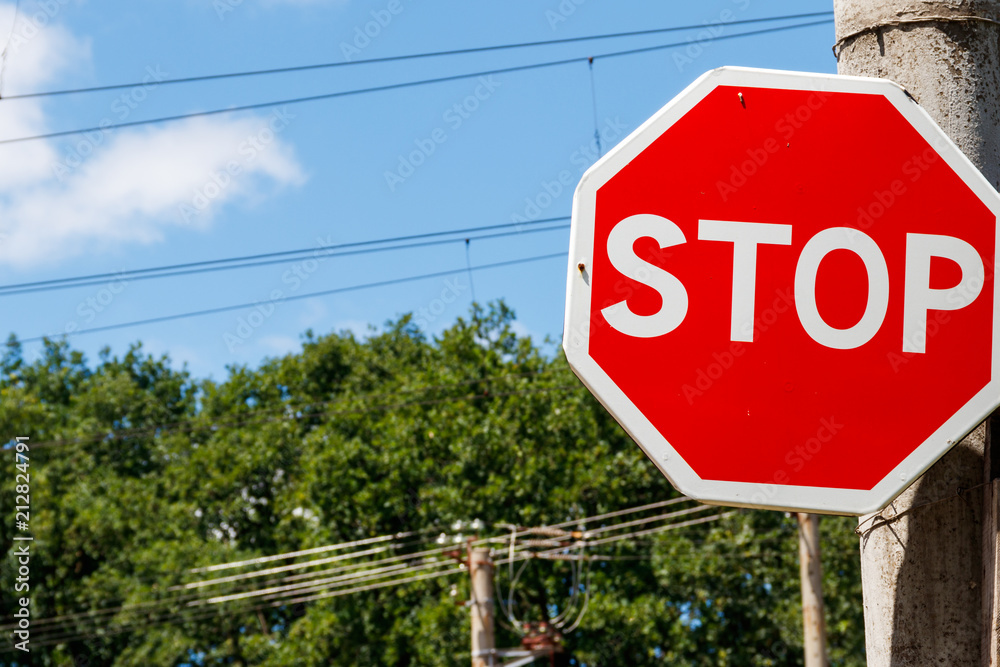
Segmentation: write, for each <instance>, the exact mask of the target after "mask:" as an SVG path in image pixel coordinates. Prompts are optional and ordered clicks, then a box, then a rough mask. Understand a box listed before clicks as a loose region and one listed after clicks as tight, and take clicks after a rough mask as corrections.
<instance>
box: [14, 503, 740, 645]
mask: <svg viewBox="0 0 1000 667" xmlns="http://www.w3.org/2000/svg"><path fill="white" fill-rule="evenodd" d="M690 500H691V499H690V498H677V499H672V500H671V501H666V502H667V503H669V504H675V503H677V502H685V501H690ZM663 505H664V503H654V504H652V505H646V506H641V507H633V508H627V509H624V510H619V511H617V512H613V513H609V514H611V515H615V516H620V515H622V514H629V513H635V512H640V511H644V510H648V509H650V508H654V507H657V506H663ZM694 509H696V510H701V509H709V507H708V506H698V507H696V508H694ZM684 513H690V510H685V511H682V512H674V513H670V514H668V515H663V516H658V517H648V518H647V519H646V520H643V521H644V522H649V521H654V520H663V519H665V518H671V517H675V516H681V515H682V514H684ZM732 513H733V512H728V513H725V514H720V515H716V516H712V517H706V518H705V519H699V520H696V521H693V522H692V521H686V522H677V523H668V524H665V525H662V526H657V527H656V528H654V529H651V530H646V531H641V532H640V533H628V534H625V535H620V536H612V537H611V538H608V539H604V540H600V541H599V542H601V543H610V542H614V541H618V540H620V539H628V538H630V537H632V536H634V535H637V534H643V535H644V534H651V533H653V532H663V531H665V530H670V529H676V528H681V527H685V526H689V525H694V524H696V523H707V522H709V521H714V520H717V519H719V518H723V517H724V516H729V515H730V514H732ZM601 516H608V515H598V516H596V517H582V518H580V519H577V520H576V521H579V522H585V523H586V522H592V521H595V520H598V519H599V517H601ZM634 525H636V524H635V522H633V521H627V522H621V523H619V524H614V525H611V526H606V527H604V528H603V529H602V531H605V532H606V531H612V530H621V529H623V528H628V527H632V526H634ZM548 528H551V526H550V527H548ZM417 532H420V531H417ZM386 537H391V536H386ZM596 543H597V541H590V542H587V543H575V544H572V545H567V546H566V547H561V548H560V549H565V548H568V547H573V548H586V547H588V546H591V545H594V544H596ZM331 546H332V545H331ZM452 548H453V547H449V546H446V547H442V548H439V549H433V550H430V551H424V552H418V553H412V554H403V555H397V556H393V557H389V558H383V559H379V560H376V561H363V562H359V563H357V564H356V565H354V566H350V567H348V568H344V567H341V568H336V569H335V570H324V571H319V572H314V573H311V575H312V580H310V581H301V579H302V578H303V577H305V576H307V575H295V576H291V577H286V578H284V579H279V580H272V581H267V582H260V583H261V586H262V587H260V588H254V589H250V590H247V591H237V592H234V593H221V594H220V593H213V594H210V596H209V597H206V598H200V599H191V597H190V596H188V595H182V596H178V597H174V598H167V599H162V600H158V601H153V602H151V603H140V604H137V605H130V606H126V607H114V608H108V609H104V610H99V611H97V612H81V613H78V614H67V615H63V616H59V617H53V618H42V619H38V620H37V621H36V625H38V626H40V627H41V628H43V629H42V632H43V633H49V634H48V635H43V636H42V637H40V639H41V640H60V639H61V640H66V639H67V638H68V637H69V636H74V633H79V630H78V629H74V630H71V629H70V628H71V627H73V626H72V625H71V621H74V620H78V621H89V622H93V623H103V622H106V621H107V620H109V619H107V618H103V617H106V616H107V614H109V613H117V612H119V611H124V610H135V609H139V608H142V609H146V610H147V611H144V612H143V613H144V614H145V615H146V617H145V618H144V620H143V622H140V623H132V622H125V623H122V624H121V625H122V626H124V627H130V628H133V629H135V628H136V627H139V626H145V625H149V624H158V623H163V622H170V621H171V620H193V619H195V618H198V617H193V616H190V614H186V613H185V612H179V611H166V610H165V611H164V612H163V613H162V614H161V615H160V616H159V617H155V614H156V613H158V612H156V610H155V609H150V608H149V605H154V606H158V607H163V606H167V605H170V604H176V603H183V604H184V605H185V606H187V607H201V606H205V605H217V604H221V603H225V602H233V601H237V600H245V599H250V598H260V599H261V600H265V601H267V600H276V599H278V600H283V601H284V603H285V604H294V603H296V602H304V601H308V600H306V599H303V598H298V599H296V600H287V598H288V597H291V596H301V595H304V594H308V593H317V592H318V593H321V595H320V596H319V597H337V596H340V595H346V594H350V593H354V592H360V591H365V590H373V589H376V588H382V587H385V586H389V585H396V584H402V583H407V582H411V581H417V580H421V579H423V578H424V577H423V576H420V577H412V576H408V575H411V574H413V573H414V572H420V571H425V570H429V569H430V570H433V569H438V568H441V567H442V566H446V565H449V564H450V563H451V561H448V560H444V561H442V560H436V561H431V562H424V563H423V564H408V563H406V562H405V561H407V560H416V559H417V558H422V559H424V560H425V561H426V558H427V557H428V555H431V556H435V557H440V556H441V555H442V554H443V553H444V552H446V551H448V550H449V549H452ZM560 549H553V550H550V551H549V552H542V553H536V552H531V551H528V550H527V549H526V548H525V547H524V546H522V547H520V548H519V549H518V550H517V552H516V557H515V560H526V559H530V558H532V557H545V556H550V557H551V556H552V555H553V554H552V553H551V552H556V551H559V550H560ZM354 555H356V556H361V555H367V550H362V551H358V552H355V554H354ZM598 558H599V557H598ZM322 561H325V559H317V560H315V561H307V562H306V563H302V564H300V565H309V564H311V563H315V564H320V563H321V562H322ZM391 562H395V563H397V564H396V565H389V566H385V564H386V563H391ZM353 568H367V569H363V570H360V571H359V572H357V573H356V574H353V575H351V574H348V575H342V576H337V577H327V578H319V577H320V576H321V575H325V574H326V573H327V572H332V571H337V570H339V571H343V570H344V569H353ZM458 571H461V570H450V572H452V573H454V572H458ZM247 574H248V575H250V576H253V575H254V574H255V573H247ZM401 576H402V578H401ZM442 576H443V573H442ZM428 578H430V577H428ZM293 580H300V583H296V584H290V585H283V586H282V585H278V586H276V585H274V584H280V583H282V581H293ZM372 580H376V583H374V584H369V583H366V582H371V581H372ZM378 580H384V581H378ZM198 583H205V582H198ZM361 583H365V584H366V585H364V586H358V584H361ZM314 599H319V598H318V597H317V598H314ZM268 606H280V605H268ZM255 608H256V607H255ZM252 610H253V609H250V611H252ZM246 611H248V609H246V608H230V609H228V610H227V613H243V612H246ZM151 615H153V616H151ZM53 622H58V623H59V624H60V625H59V626H56V627H52V624H53ZM4 627H6V626H4ZM77 627H78V626H77ZM107 629H108V628H106V627H103V626H102V627H101V628H100V630H101V631H102V632H103V631H105V630H107ZM67 631H68V633H67ZM62 633H67V634H62Z"/></svg>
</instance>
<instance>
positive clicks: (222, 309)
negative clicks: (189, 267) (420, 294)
mask: <svg viewBox="0 0 1000 667" xmlns="http://www.w3.org/2000/svg"><path fill="white" fill-rule="evenodd" d="M566 254H567V253H566V252H556V253H550V254H548V255H536V256H534V257H523V258H521V259H512V260H507V261H503V262H492V263H490V264H480V265H479V266H473V267H471V268H468V269H467V268H465V267H462V268H457V269H451V270H448V271H434V272H432V273H424V274H420V275H415V276H406V277H402V278H392V279H389V280H380V281H378V282H373V283H364V284H361V285H350V286H348V287H335V288H333V289H328V290H321V291H318V292H307V293H304V294H290V295H283V296H282V297H281V298H280V299H278V300H276V301H274V302H270V303H274V304H280V303H287V302H289V301H299V300H301V299H311V298H314V297H319V296H331V295H333V294H344V293H347V292H354V291H357V290H364V289H373V288H376V287H388V286H390V285H400V284H403V283H409V282H415V281H418V280H429V279H431V278H444V277H446V276H452V275H455V274H456V273H464V272H465V271H486V270H489V269H498V268H502V267H507V266H516V265H518V264H528V263H531V262H540V261H544V260H549V259H556V258H564V257H566ZM260 304H261V302H260V301H251V302H246V303H239V304H233V305H230V306H219V307H217V308H206V309H204V310H195V311H191V312H187V313H174V314H172V315H161V316H159V317H150V318H147V319H143V320H133V321H131V322H119V323H117V324H107V325H104V326H100V327H91V328H89V329H80V330H79V331H73V332H67V333H62V334H54V335H52V336H47V335H41V336H32V337H30V338H23V339H21V340H20V341H18V342H20V343H22V344H24V343H39V342H43V341H45V340H50V339H52V338H63V337H69V336H74V337H75V336H82V335H85V334H93V333H98V332H101V331H113V330H116V329H126V328H131V327H137V326H143V325H146V324H160V323H163V322H172V321H174V320H182V319H188V318H191V317H202V316H204V315H216V314H218V313H226V312H231V311H234V310H242V309H244V308H255V307H257V306H259V305H260Z"/></svg>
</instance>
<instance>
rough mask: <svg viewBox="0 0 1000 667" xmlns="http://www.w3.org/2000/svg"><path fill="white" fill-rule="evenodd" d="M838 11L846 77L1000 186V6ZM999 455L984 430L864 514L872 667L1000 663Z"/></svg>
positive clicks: (859, 152)
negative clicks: (888, 93)
mask: <svg viewBox="0 0 1000 667" xmlns="http://www.w3.org/2000/svg"><path fill="white" fill-rule="evenodd" d="M833 7H834V12H835V14H836V30H837V46H836V50H837V52H838V71H839V72H840V73H841V74H853V75H859V76H872V77H881V78H887V79H892V80H893V81H895V82H896V83H898V84H900V85H902V86H903V87H904V88H906V90H907V91H908V92H909V93H910V94H911V95H912V96H913V97H914V98H915V99H916V101H917V102H918V103H920V105H921V106H922V107H923V108H924V109H925V110H926V111H927V112H928V113H929V114H930V115H931V117H933V118H934V120H936V121H937V123H938V124H939V125H940V126H941V127H942V128H943V129H944V131H945V132H946V133H947V134H948V135H949V136H950V137H951V139H952V140H953V141H954V142H955V143H956V144H957V145H958V147H959V148H960V149H962V151H964V152H965V154H966V155H968V156H969V158H970V159H971V160H972V162H973V163H974V164H975V165H976V166H977V167H979V169H980V170H981V171H982V172H983V174H984V175H985V176H986V178H987V179H988V180H989V181H990V182H991V183H992V184H993V185H994V187H996V186H997V185H998V184H1000V80H998V79H1000V49H998V46H997V45H998V44H1000V0H961V1H960V0H951V1H949V2H943V1H941V0H834V3H833ZM851 148H852V150H853V153H852V154H846V153H845V155H844V156H843V158H842V159H843V167H844V173H845V175H846V176H845V177H849V174H850V169H851V161H852V160H869V159H873V156H875V155H876V154H877V153H878V150H879V147H878V146H877V145H875V146H854V147H851ZM887 179H888V180H891V177H889V176H887ZM887 182H888V181H887ZM942 205H943V206H944V208H947V204H946V202H943V203H942ZM988 270H989V271H990V272H991V273H992V271H993V267H989V269H988ZM873 444H874V445H875V446H878V443H873ZM991 448H992V446H991V443H990V440H989V437H988V435H987V431H986V428H985V427H983V426H981V427H980V428H979V429H977V430H976V431H974V432H973V433H972V434H971V435H970V436H969V437H967V438H966V439H965V440H963V441H962V442H961V443H959V444H958V445H956V446H955V447H954V448H953V449H952V450H951V451H950V452H949V453H948V454H947V455H945V456H944V457H943V458H942V459H941V460H940V461H938V462H937V463H936V464H935V465H934V466H933V467H932V468H931V469H930V470H928V471H927V472H926V473H925V474H924V475H923V476H922V477H921V478H920V479H919V480H918V481H917V482H916V483H915V484H914V485H913V486H912V487H910V488H909V489H908V490H907V491H906V492H904V493H903V494H902V495H901V496H899V498H897V499H896V501H895V502H894V503H892V504H891V505H890V506H889V507H888V508H887V509H885V510H883V512H881V513H880V515H875V516H868V517H862V519H861V523H860V527H859V531H860V532H861V576H862V582H863V586H864V603H865V638H866V645H867V658H868V664H869V665H870V666H871V667H883V666H884V667H889V666H890V665H891V666H892V667H902V666H906V665H963V666H965V665H970V666H974V665H983V666H996V665H997V664H998V663H997V655H996V648H995V643H996V641H995V638H996V623H995V616H996V610H995V605H996V603H995V596H994V592H995V591H996V584H995V581H996V577H995V566H994V564H995V562H996V557H995V556H996V548H997V542H996V531H995V530H993V529H992V528H991V526H990V524H993V528H995V524H996V520H997V519H996V514H995V508H994V505H993V503H994V500H995V496H996V494H995V491H994V487H995V485H991V486H987V487H986V489H985V493H984V489H983V485H984V483H985V482H992V480H993V479H995V478H996V475H995V474H993V472H992V470H991V468H992V467H994V466H991V465H987V464H986V463H987V461H998V460H1000V457H997V456H987V449H991ZM989 453H990V454H994V452H989ZM857 464H858V465H864V460H863V459H861V460H859V461H857ZM984 496H986V497H985V498H984ZM984 507H986V509H987V511H988V512H989V514H988V515H987V516H988V517H990V521H989V522H988V523H987V525H985V527H984V522H983V516H984V512H983V510H984ZM984 528H985V529H984ZM984 538H985V539H984ZM984 556H985V557H984Z"/></svg>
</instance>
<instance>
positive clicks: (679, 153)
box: [563, 68, 1000, 514]
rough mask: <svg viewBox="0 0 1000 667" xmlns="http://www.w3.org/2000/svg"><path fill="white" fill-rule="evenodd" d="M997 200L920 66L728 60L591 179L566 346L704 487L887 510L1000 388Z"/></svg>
mask: <svg viewBox="0 0 1000 667" xmlns="http://www.w3.org/2000/svg"><path fill="white" fill-rule="evenodd" d="M998 214H1000V196H998V194H997V193H996V191H994V189H993V188H992V187H991V186H990V184H989V183H988V182H987V181H986V179H985V178H984V177H983V176H982V175H981V174H980V173H979V171H978V170H977V169H976V168H975V167H974V166H973V165H972V163H970V162H969V160H968V159H967V158H966V157H965V156H964V155H963V154H962V153H961V152H960V151H959V150H958V148H957V147H956V146H955V145H954V144H953V143H952V142H951V141H950V140H949V139H948V137H947V136H946V135H945V134H944V133H943V132H942V131H941V129H940V128H938V126H937V125H936V124H935V123H934V122H933V121H932V120H931V119H930V117H929V116H928V115H927V114H926V112H924V110H923V109H921V108H920V107H919V106H918V105H917V104H916V102H915V101H914V100H913V99H912V98H910V97H909V95H908V94H907V93H906V92H905V91H904V90H903V89H902V88H900V87H899V86H898V85H896V84H894V83H892V82H889V81H885V80H879V79H862V78H854V77H839V76H832V75H817V74H798V73H790V72H776V71H766V70H749V69H742V68H723V69H719V70H714V71H712V72H709V73H707V74H706V75H704V76H702V77H701V78H700V79H698V81H696V82H695V83H694V84H692V85H691V86H690V87H689V88H688V89H687V90H685V91H684V92H683V93H681V94H680V95H679V96H678V97H677V98H675V99H674V100H673V101H672V102H670V103H669V104H668V105H667V106H666V107H664V108H663V109H662V110H661V111H660V112H659V113H657V114H656V115H655V116H654V117H653V118H651V119H650V120H649V121H648V122H646V123H645V124H644V125H643V126H642V127H640V128H639V129H638V130H636V131H635V132H634V133H633V134H632V135H631V136H630V137H628V139H626V140H625V141H623V142H622V143H621V144H620V145H619V146H617V147H616V148H615V149H614V150H613V151H612V152H610V153H609V154H608V155H607V156H606V157H605V158H604V159H602V160H601V161H600V162H598V163H597V164H596V165H594V167H592V168H591V169H590V171H588V172H587V174H586V175H584V177H583V180H582V181H581V182H580V185H579V187H578V189H577V192H576V198H575V200H574V210H573V230H572V236H571V242H570V244H571V247H570V266H569V276H568V294H567V306H566V329H565V334H564V340H563V346H564V348H565V350H566V355H567V357H568V359H569V362H570V365H571V366H572V367H573V369H574V371H575V372H576V373H577V375H579V376H580V378H581V379H582V380H583V382H584V383H585V384H586V385H587V386H588V387H589V388H590V389H591V391H593V392H594V394H595V395H596V396H597V397H598V398H599V399H600V400H601V401H602V402H603V403H604V405H605V406H606V407H607V408H608V409H609V410H610V411H611V413H612V414H613V415H614V416H615V417H616V418H617V419H618V421H619V422H620V423H621V424H622V426H624V427H625V429H626V430H627V431H628V432H629V433H630V434H631V436H632V437H633V438H634V439H635V441H636V442H637V443H639V445H640V446H641V447H642V448H643V449H644V450H645V452H646V453H647V454H648V455H649V456H650V458H652V460H653V461H654V462H656V464H657V465H658V466H659V468H660V469H661V470H662V471H663V473H664V474H665V475H666V476H667V477H668V478H669V479H670V480H671V481H672V482H673V484H674V485H675V486H676V487H677V488H678V489H680V490H681V491H682V492H684V493H686V494H688V495H690V496H692V497H694V498H698V499H701V500H704V501H708V502H718V503H726V504H733V505H745V506H755V507H773V508H786V509H801V510H811V511H820V512H831V513H845V514H861V513H865V512H870V511H875V510H877V509H879V508H881V507H883V506H884V505H885V504H887V503H888V502H889V501H890V500H891V499H892V498H894V497H895V496H896V495H897V494H898V493H899V492H901V491H902V490H903V489H905V488H906V487H907V486H908V485H909V484H910V483H911V482H912V481H913V480H914V479H916V478H917V477H918V476H919V475H920V474H921V473H922V472H923V471H924V470H926V469H927V468H928V467H929V466H930V465H931V464H932V463H934V461H936V460H937V459H938V458H939V457H941V456H942V455H943V454H944V453H945V452H946V451H947V450H948V449H949V448H950V447H951V446H952V445H953V444H954V443H955V442H956V441H958V440H959V439H960V438H961V437H962V436H964V435H965V434H966V433H968V432H969V431H970V430H972V429H973V428H974V427H975V426H976V425H977V424H978V423H980V422H981V421H982V420H983V419H984V418H985V417H986V415H988V414H989V413H990V412H991V411H992V410H993V409H994V408H995V407H996V406H997V404H998V403H1000V399H998V397H1000V387H998V377H1000V376H998V366H997V331H998V326H997V322H996V319H997V313H998V312H1000V309H998V308H997V298H998V295H997V292H996V290H995V289H994V281H993V266H994V258H995V254H996V247H997V232H998V224H997V217H998Z"/></svg>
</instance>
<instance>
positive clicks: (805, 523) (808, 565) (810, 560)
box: [796, 512, 827, 667]
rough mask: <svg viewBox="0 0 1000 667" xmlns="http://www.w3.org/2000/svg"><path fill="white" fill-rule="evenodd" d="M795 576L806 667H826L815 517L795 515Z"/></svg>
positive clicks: (802, 514)
mask: <svg viewBox="0 0 1000 667" xmlns="http://www.w3.org/2000/svg"><path fill="white" fill-rule="evenodd" d="M796 516H797V517H798V520H799V577H800V578H801V579H802V630H803V635H802V636H803V640H804V642H803V643H804V644H805V653H806V667H827V661H826V619H825V618H824V617H823V566H822V564H821V562H820V558H819V517H818V516H817V515H815V514H806V513H805V512H799V513H798V514H797V515H796Z"/></svg>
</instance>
